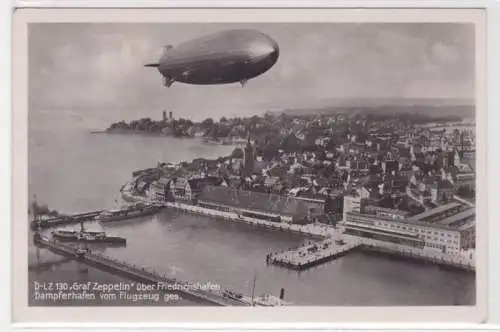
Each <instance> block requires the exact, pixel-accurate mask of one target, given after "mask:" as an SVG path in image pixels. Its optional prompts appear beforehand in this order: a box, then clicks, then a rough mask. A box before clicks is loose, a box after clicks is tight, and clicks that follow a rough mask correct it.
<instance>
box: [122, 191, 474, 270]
mask: <svg viewBox="0 0 500 332" xmlns="http://www.w3.org/2000/svg"><path fill="white" fill-rule="evenodd" d="M124 194H125V193H124ZM126 194H127V196H128V197H129V198H135V199H139V200H142V201H144V202H147V198H142V197H137V196H134V195H132V194H130V193H126ZM163 204H164V206H165V207H167V208H172V209H175V210H178V211H182V212H185V213H190V214H193V215H203V216H207V217H212V218H221V219H223V220H226V221H229V222H237V223H245V224H247V225H251V226H258V227H263V228H267V229H272V230H277V231H288V232H291V233H295V234H301V235H304V236H308V237H313V238H316V239H317V240H323V241H344V242H347V243H350V244H354V243H355V244H357V245H356V247H359V249H361V250H362V251H369V252H377V253H380V254H385V255H389V256H390V255H392V256H397V257H398V258H401V259H409V260H418V261H420V262H423V263H429V264H435V265H438V266H443V267H450V268H457V269H461V270H465V271H469V272H475V269H476V266H475V261H474V260H473V259H466V258H464V257H463V256H461V255H448V254H444V253H439V252H434V251H426V250H425V249H420V248H412V247H408V246H404V245H399V244H396V243H390V242H384V241H380V240H374V239H369V238H363V237H358V236H354V235H349V234H345V233H344V232H343V231H342V229H338V228H333V227H330V226H326V225H322V224H306V225H299V224H287V223H283V222H281V223H277V222H272V221H267V220H262V219H255V218H249V217H242V216H239V215H238V214H237V213H235V212H224V211H219V210H213V209H208V208H204V207H200V206H196V205H190V204H184V203H179V202H164V203H163ZM301 249H302V247H299V248H295V249H292V250H290V251H293V252H298V251H300V250H301ZM331 253H332V254H331V255H329V254H328V253H325V252H322V251H321V250H320V251H319V252H318V255H317V256H316V257H315V258H314V260H313V261H308V262H307V267H312V266H315V265H319V264H322V263H324V262H327V261H330V260H333V259H335V258H336V256H337V254H338V253H337V252H335V251H332V252H331ZM271 255H276V253H274V254H273V253H271ZM266 258H267V257H266ZM278 265H279V264H278ZM287 265H288V264H287ZM292 265H293V266H295V265H297V266H300V265H301V264H300V262H299V263H296V264H295V263H291V264H290V266H292ZM287 267H288V266H287Z"/></svg>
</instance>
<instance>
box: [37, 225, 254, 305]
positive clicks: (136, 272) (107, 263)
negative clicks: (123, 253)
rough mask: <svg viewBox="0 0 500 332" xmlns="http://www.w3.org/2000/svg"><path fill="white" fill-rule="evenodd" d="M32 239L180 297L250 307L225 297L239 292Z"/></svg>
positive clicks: (88, 251) (69, 255)
mask: <svg viewBox="0 0 500 332" xmlns="http://www.w3.org/2000/svg"><path fill="white" fill-rule="evenodd" d="M33 240H34V243H35V244H36V245H38V246H42V247H45V248H47V249H49V250H50V251H52V252H54V253H56V254H60V255H64V256H66V257H70V258H73V259H78V260H81V261H83V262H85V263H86V264H88V265H91V266H94V267H96V268H100V269H103V270H107V271H110V272H112V273H115V274H117V275H120V276H123V277H125V278H127V279H130V280H134V281H138V282H142V283H145V284H150V285H171V287H172V288H167V287H165V291H169V290H170V292H172V291H175V292H178V293H179V294H180V295H181V296H183V297H185V298H187V299H192V300H194V301H201V302H204V303H209V304H212V305H216V306H249V303H248V301H245V300H243V298H244V297H242V299H237V298H232V297H228V296H227V295H226V294H228V293H232V294H238V293H236V292H231V291H229V290H226V289H223V288H219V287H216V288H214V289H208V290H206V289H202V288H201V287H198V286H196V285H197V284H193V283H190V282H187V281H181V280H177V279H174V278H170V277H168V276H167V275H166V274H162V273H158V272H156V271H153V270H150V269H147V268H144V267H139V266H135V265H132V264H128V263H125V262H122V261H119V260H116V259H113V258H111V257H107V256H104V255H102V254H98V253H95V252H92V251H91V250H88V249H87V250H82V249H78V248H75V247H72V246H69V245H65V244H61V243H58V242H57V241H53V240H49V239H47V238H44V237H42V236H40V235H39V234H35V236H34V239H33ZM159 288H161V287H159Z"/></svg>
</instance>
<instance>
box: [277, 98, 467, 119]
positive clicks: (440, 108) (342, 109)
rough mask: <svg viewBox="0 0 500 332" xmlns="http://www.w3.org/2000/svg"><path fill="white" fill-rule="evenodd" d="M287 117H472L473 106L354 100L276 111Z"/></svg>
mask: <svg viewBox="0 0 500 332" xmlns="http://www.w3.org/2000/svg"><path fill="white" fill-rule="evenodd" d="M278 112H279V113H285V114H288V115H296V116H297V115H310V114H325V115H326V114H334V113H347V112H356V113H378V114H393V113H414V114H421V115H426V116H429V117H438V116H439V117H442V116H452V115H453V116H458V117H460V118H466V117H473V116H474V115H475V105H474V104H473V103H472V102H471V101H469V100H448V99H400V100H394V99H392V100H387V99H385V100H382V99H356V100H339V101H336V102H334V103H333V104H332V105H331V106H324V107H315V108H294V109H285V110H281V111H278Z"/></svg>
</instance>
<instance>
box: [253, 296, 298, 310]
mask: <svg viewBox="0 0 500 332" xmlns="http://www.w3.org/2000/svg"><path fill="white" fill-rule="evenodd" d="M253 303H254V305H255V306H261V307H279V306H286V305H290V303H289V302H286V301H283V300H282V299H280V298H279V297H277V296H274V295H272V294H270V293H265V294H263V295H261V296H257V297H255V298H254V299H253Z"/></svg>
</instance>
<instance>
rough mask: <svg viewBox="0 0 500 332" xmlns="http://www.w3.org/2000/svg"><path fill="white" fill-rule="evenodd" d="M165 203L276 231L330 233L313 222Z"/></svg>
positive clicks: (320, 235)
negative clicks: (285, 221) (248, 215)
mask: <svg viewBox="0 0 500 332" xmlns="http://www.w3.org/2000/svg"><path fill="white" fill-rule="evenodd" d="M165 205H166V206H167V207H169V208H173V209H176V210H180V211H182V212H185V213H190V214H194V215H203V216H207V217H213V218H220V219H224V220H227V221H233V222H240V223H245V224H249V225H252V226H258V227H263V228H267V229H273V230H278V231H288V232H292V233H296V234H301V235H305V236H309V237H312V238H317V239H325V238H328V237H330V236H331V235H332V234H331V233H330V232H329V230H328V229H327V228H326V227H323V226H319V225H313V224H309V225H299V224H288V223H284V222H274V221H268V220H262V219H256V218H251V217H246V216H238V214H237V213H235V212H225V211H219V210H214V209H208V208H204V207H201V206H196V205H190V204H184V203H178V202H166V203H165ZM330 231H331V230H330Z"/></svg>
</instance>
